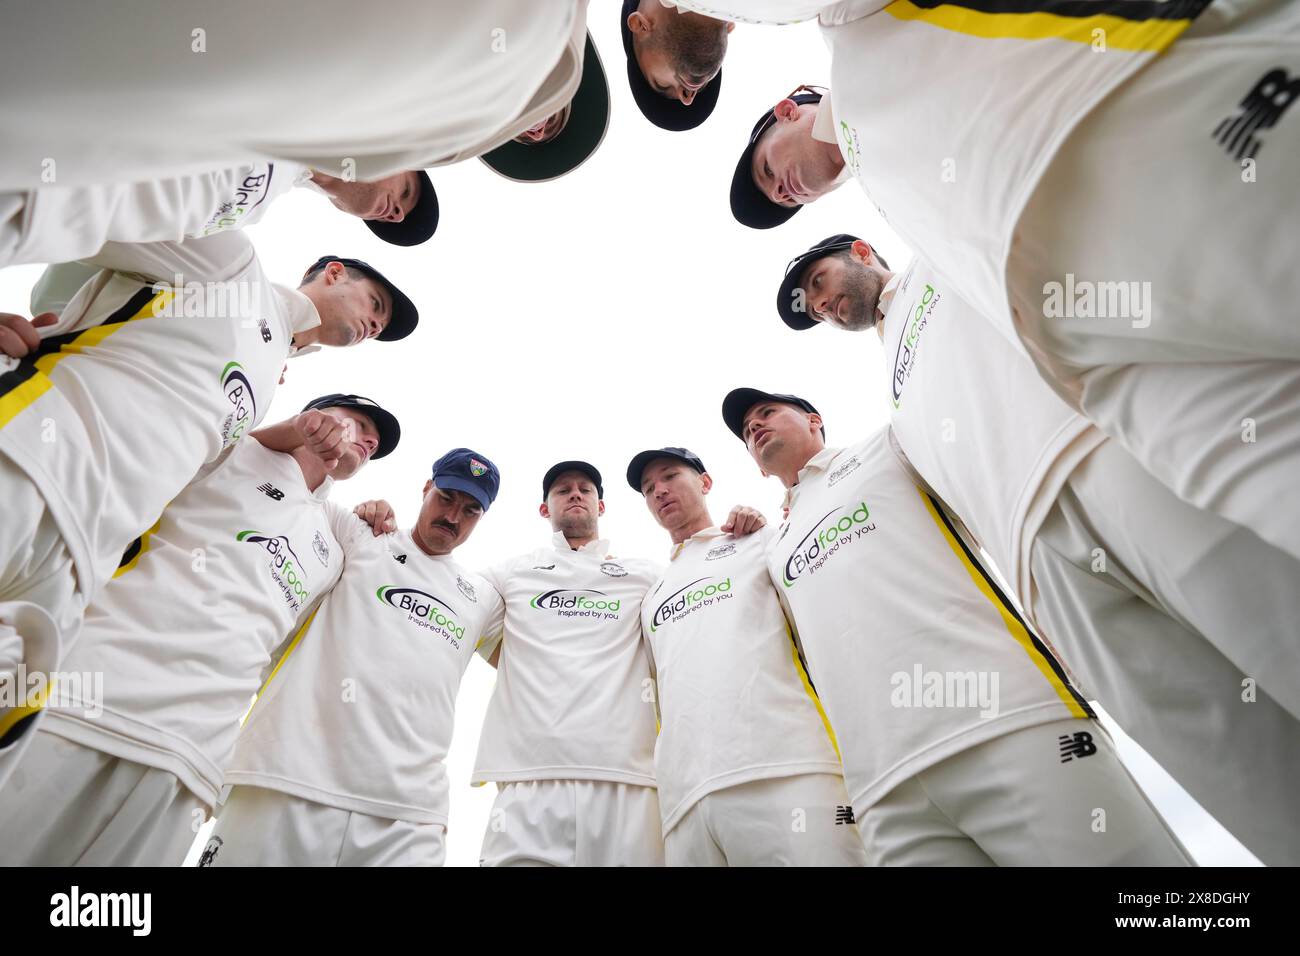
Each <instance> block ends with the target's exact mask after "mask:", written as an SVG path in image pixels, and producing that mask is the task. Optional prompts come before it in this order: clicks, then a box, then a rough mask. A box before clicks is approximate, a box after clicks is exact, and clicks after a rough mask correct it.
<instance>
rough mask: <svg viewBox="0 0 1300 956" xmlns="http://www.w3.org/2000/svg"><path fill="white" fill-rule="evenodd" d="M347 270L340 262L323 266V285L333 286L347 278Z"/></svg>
mask: <svg viewBox="0 0 1300 956" xmlns="http://www.w3.org/2000/svg"><path fill="white" fill-rule="evenodd" d="M347 274H348V272H347V269H346V267H345V266H344V265H343V263H341V262H331V263H329V264H328V265H326V266H325V284H326V285H333V284H334V283H336V282H338V281H339V280H340V279H344V278H346V277H347Z"/></svg>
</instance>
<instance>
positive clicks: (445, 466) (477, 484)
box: [433, 448, 501, 511]
mask: <svg viewBox="0 0 1300 956" xmlns="http://www.w3.org/2000/svg"><path fill="white" fill-rule="evenodd" d="M433 483H434V485H436V486H437V487H439V488H441V489H442V490H443V491H463V492H465V494H467V495H469V496H470V497H471V498H473V499H474V500H475V501H477V502H478V503H479V504H481V505H482V506H483V510H484V511H487V510H488V508H489V507H490V506H491V504H492V502H493V501H495V500H496V497H497V492H498V491H499V490H500V488H501V472H499V471H497V466H496V465H494V464H492V462H491V460H490V459H489V458H487V456H485V455H480V454H479V453H478V452H476V451H473V450H472V449H469V448H453V449H452V450H451V451H449V452H447V454H445V455H443V456H442V457H441V458H439V459H438V460H437V461H435V462H434V463H433Z"/></svg>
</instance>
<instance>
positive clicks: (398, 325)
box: [374, 273, 420, 342]
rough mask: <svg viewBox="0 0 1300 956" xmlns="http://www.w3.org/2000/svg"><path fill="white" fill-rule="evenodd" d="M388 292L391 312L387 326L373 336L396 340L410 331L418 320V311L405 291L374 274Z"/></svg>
mask: <svg viewBox="0 0 1300 956" xmlns="http://www.w3.org/2000/svg"><path fill="white" fill-rule="evenodd" d="M374 277H375V278H377V279H378V280H379V281H380V282H382V283H383V284H384V288H386V289H387V290H388V294H389V295H391V296H392V297H393V314H392V317H391V318H390V319H389V320H388V326H387V327H386V328H385V329H384V331H382V332H380V333H379V334H378V335H376V336H375V338H377V339H379V341H381V342H396V341H397V340H398V339H404V338H406V337H407V336H408V335H410V334H411V333H412V332H414V331H415V327H416V326H417V325H418V324H419V322H420V313H419V311H418V310H417V309H416V308H415V303H414V302H412V301H411V300H410V299H408V298H407V297H406V293H405V292H403V291H402V290H401V289H399V288H397V286H395V285H393V284H392V283H391V282H389V281H388V280H387V279H385V278H384V277H383V276H382V275H379V274H378V273H375V274H374Z"/></svg>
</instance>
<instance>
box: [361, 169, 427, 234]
mask: <svg viewBox="0 0 1300 956" xmlns="http://www.w3.org/2000/svg"><path fill="white" fill-rule="evenodd" d="M418 175H419V177H420V198H419V200H418V201H417V202H416V204H415V206H414V207H413V208H412V209H411V211H410V212H408V213H407V214H406V215H405V216H404V217H403V218H402V221H401V222H384V221H383V220H378V219H376V220H371V219H367V220H366V228H367V229H369V230H370V231H371V232H373V233H374V234H375V235H376V236H378V237H379V238H380V239H382V240H384V242H388V243H392V244H393V245H395V246H418V245H419V244H420V243H422V242H425V241H426V240H427V239H429V237H430V236H432V235H433V234H434V233H435V232H437V231H438V212H439V210H438V193H437V190H435V189H434V188H433V180H431V179H430V178H429V174H428V173H426V172H425V171H424V170H422V169H421V170H419V171H418Z"/></svg>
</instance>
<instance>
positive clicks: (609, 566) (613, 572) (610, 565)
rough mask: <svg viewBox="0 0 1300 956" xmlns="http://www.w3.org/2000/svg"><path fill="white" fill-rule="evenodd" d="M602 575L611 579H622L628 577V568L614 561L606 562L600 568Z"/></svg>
mask: <svg viewBox="0 0 1300 956" xmlns="http://www.w3.org/2000/svg"><path fill="white" fill-rule="evenodd" d="M600 570H601V573H602V574H608V575H609V576H610V577H611V578H621V577H625V576H626V575H627V568H625V567H623V565H621V564H617V563H616V562H614V561H606V562H605V563H604V564H602V565H601V566H600Z"/></svg>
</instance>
